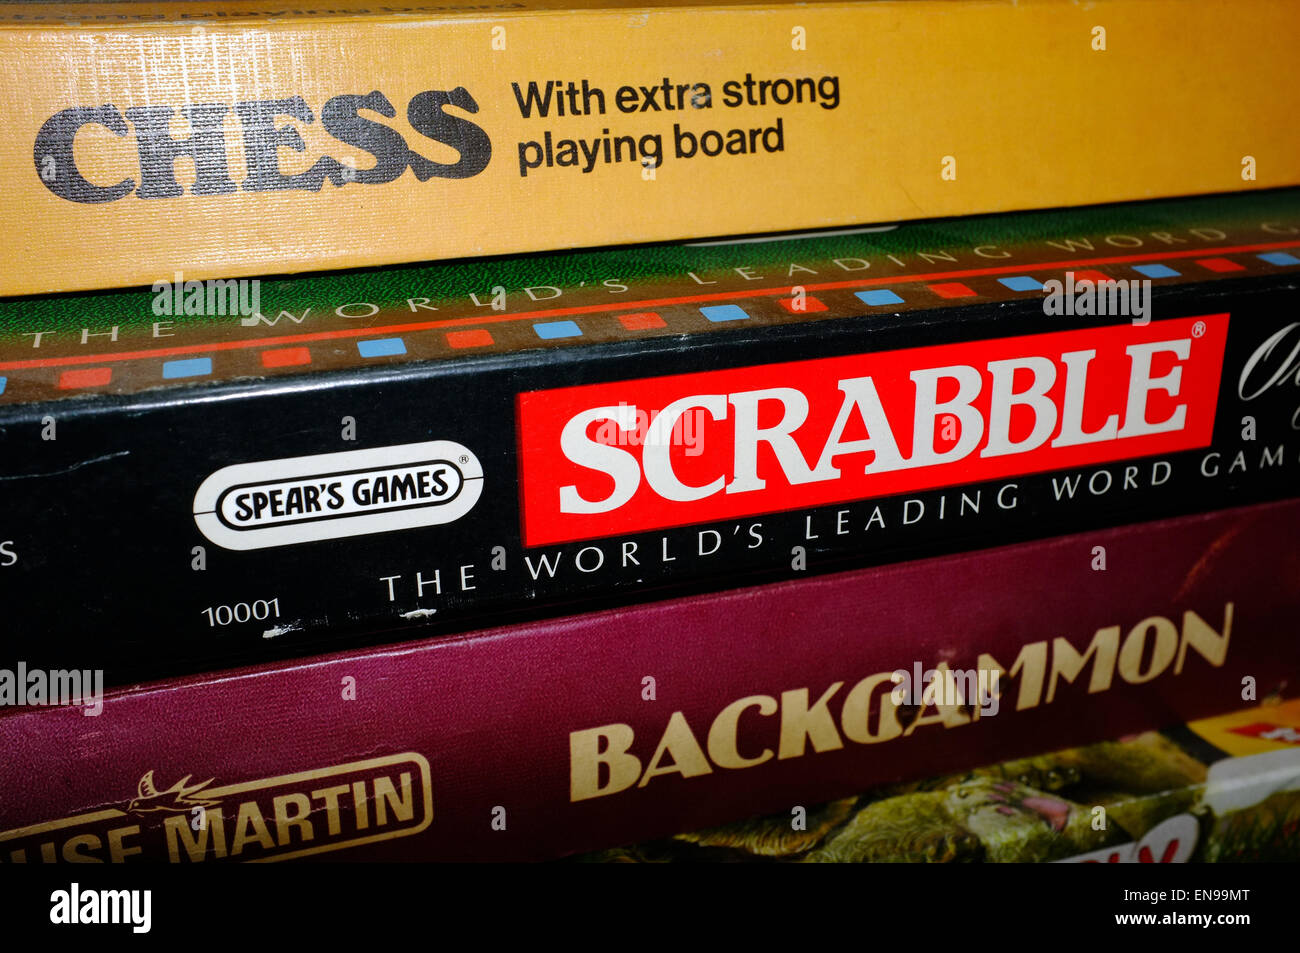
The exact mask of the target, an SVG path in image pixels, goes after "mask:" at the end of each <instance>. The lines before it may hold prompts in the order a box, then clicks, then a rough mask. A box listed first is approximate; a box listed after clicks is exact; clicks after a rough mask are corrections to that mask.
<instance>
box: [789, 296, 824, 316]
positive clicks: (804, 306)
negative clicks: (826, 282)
mask: <svg viewBox="0 0 1300 953" xmlns="http://www.w3.org/2000/svg"><path fill="white" fill-rule="evenodd" d="M777 300H778V301H780V303H781V307H783V308H785V310H787V311H789V312H790V313H791V314H813V313H814V312H817V311H825V310H826V305H825V304H824V303H823V302H821V301H820V300H818V299H817V298H814V297H813V296H812V295H804V296H803V297H802V298H778V299H777ZM795 305H799V307H795Z"/></svg>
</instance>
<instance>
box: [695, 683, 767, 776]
mask: <svg viewBox="0 0 1300 953" xmlns="http://www.w3.org/2000/svg"><path fill="white" fill-rule="evenodd" d="M746 708H757V709H758V713H759V714H760V715H772V714H775V713H776V699H775V698H773V697H772V696H771V695H750V696H748V697H746V698H742V699H740V700H739V701H734V702H732V703H731V704H730V705H728V706H727V707H726V708H724V709H722V711H720V712H718V717H716V718H714V719H713V724H712V725H711V726H710V727H709V738H708V746H709V757H710V758H712V759H713V763H714V764H716V765H717V766H718V767H719V768H748V767H751V766H753V765H756V764H762V763H763V762H764V761H767V760H768V759H769V758H771V757H772V749H771V748H764V749H763V752H762V753H761V754H760V755H758V756H757V757H755V758H746V757H744V756H743V755H742V754H741V753H740V751H739V750H738V748H737V739H736V735H737V733H738V732H739V730H740V716H741V714H742V713H744V711H745V709H746Z"/></svg>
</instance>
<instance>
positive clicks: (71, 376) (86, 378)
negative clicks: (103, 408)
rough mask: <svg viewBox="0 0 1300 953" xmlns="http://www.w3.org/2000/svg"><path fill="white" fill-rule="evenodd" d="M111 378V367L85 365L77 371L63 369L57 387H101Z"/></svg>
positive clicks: (66, 388)
mask: <svg viewBox="0 0 1300 953" xmlns="http://www.w3.org/2000/svg"><path fill="white" fill-rule="evenodd" d="M112 379H113V369H112V368H111V367H86V368H83V369H81V370H79V371H64V372H63V373H62V374H60V375H59V387H61V388H63V389H64V390H72V389H74V388H78V387H103V386H104V385H105V384H107V383H108V382H109V381H111V380H112Z"/></svg>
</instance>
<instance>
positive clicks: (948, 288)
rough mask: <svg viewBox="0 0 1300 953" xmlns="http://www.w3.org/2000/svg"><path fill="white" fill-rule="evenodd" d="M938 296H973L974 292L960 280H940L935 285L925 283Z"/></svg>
mask: <svg viewBox="0 0 1300 953" xmlns="http://www.w3.org/2000/svg"><path fill="white" fill-rule="evenodd" d="M926 287H927V288H929V289H930V290H931V291H933V292H934V293H935V294H937V295H938V296H939V297H940V298H973V297H975V292H974V291H972V290H971V289H970V288H968V287H966V285H964V284H962V283H961V282H960V281H941V282H939V283H938V284H937V285H926Z"/></svg>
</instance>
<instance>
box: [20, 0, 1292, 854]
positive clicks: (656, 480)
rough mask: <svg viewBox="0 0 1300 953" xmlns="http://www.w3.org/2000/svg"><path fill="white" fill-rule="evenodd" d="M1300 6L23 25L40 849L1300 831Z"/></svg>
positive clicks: (24, 589) (788, 9)
mask: <svg viewBox="0 0 1300 953" xmlns="http://www.w3.org/2000/svg"><path fill="white" fill-rule="evenodd" d="M1297 29H1300V8H1297V7H1296V6H1295V5H1294V4H1292V3H1290V2H1287V0H1231V2H1229V0H1110V2H1104V3H1099V4H1094V5H1078V4H1075V3H1072V2H1067V0H1041V2H1037V3H1030V4H1017V3H1013V2H1010V0H1006V2H1001V0H989V2H984V0H962V2H955V3H954V2H941V0H913V2H910V3H906V4H902V3H892V2H882V0H857V2H825V3H821V2H814V3H806V4H804V3H799V4H796V3H785V2H773V0H768V2H760V3H744V4H741V3H732V2H727V0H719V2H713V3H698V4H693V5H692V4H687V3H681V2H674V0H657V2H656V0H641V2H635V3H620V2H618V0H522V2H511V3H484V4H475V5H466V6H459V7H458V6H438V7H433V6H426V5H410V6H407V5H402V4H395V5H393V6H382V7H380V6H373V5H368V4H366V3H365V2H364V0H332V2H331V3H330V4H329V5H328V8H322V9H312V8H305V9H287V8H281V7H278V6H277V5H275V4H261V3H257V2H253V3H246V2H237V0H187V2H151V0H112V2H86V3H82V2H50V3H42V2H17V0H0V63H3V64H4V77H5V78H4V82H3V86H0V101H2V103H3V112H2V113H0V117H2V118H0V123H2V125H0V129H2V130H3V135H2V136H0V171H2V173H3V174H2V176H0V181H3V188H4V195H3V198H2V199H0V296H3V297H0V608H2V610H3V616H2V618H3V623H2V625H3V628H2V629H0V631H3V633H4V639H3V651H2V652H0V752H3V755H4V756H3V758H0V862H3V863H10V862H28V863H33V862H62V861H69V862H76V861H113V862H118V861H127V862H140V861H143V862H149V861H159V862H167V861H170V862H174V863H192V862H211V861H247V860H288V859H294V858H321V857H322V856H328V857H329V858H331V859H340V860H357V861H366V860H386V859H416V860H519V859H528V860H534V859H548V858H558V857H566V856H568V857H581V858H582V859H585V860H606V861H607V860H617V861H667V860H737V859H753V860H767V861H873V860H927V861H946V860H986V861H1002V860H1076V861H1098V862H1116V861H1127V860H1132V861H1139V862H1174V861H1184V860H1243V859H1244V860H1252V859H1280V858H1295V857H1297V856H1300V832H1298V831H1297V825H1298V824H1300V709H1298V708H1297V704H1296V702H1295V701H1294V700H1292V699H1293V696H1294V693H1295V689H1296V686H1297V684H1300V638H1297V635H1300V632H1297V625H1298V624H1297V620H1298V619H1300V548H1298V547H1297V539H1300V319H1297V314H1300V308H1298V306H1300V127H1297V126H1296V124H1295V122H1294V116H1295V114H1296V111H1297V107H1300V90H1298V89H1297V86H1296V84H1295V82H1294V56H1293V54H1294V38H1295V36H1296V31H1297ZM1210 48H1213V51H1214V55H1213V57H1207V54H1206V50H1207V49H1210ZM728 236H730V237H728ZM683 832H689V833H683ZM630 845H640V846H630Z"/></svg>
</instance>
